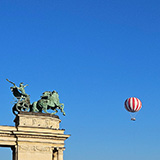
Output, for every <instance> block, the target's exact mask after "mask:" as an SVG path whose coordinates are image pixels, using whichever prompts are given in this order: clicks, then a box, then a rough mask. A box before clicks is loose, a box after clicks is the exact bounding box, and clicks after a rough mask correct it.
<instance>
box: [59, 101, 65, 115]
mask: <svg viewBox="0 0 160 160" xmlns="http://www.w3.org/2000/svg"><path fill="white" fill-rule="evenodd" d="M59 109H60V110H61V112H62V113H63V115H64V116H65V115H66V113H65V112H64V110H63V109H64V104H63V103H60V107H59Z"/></svg>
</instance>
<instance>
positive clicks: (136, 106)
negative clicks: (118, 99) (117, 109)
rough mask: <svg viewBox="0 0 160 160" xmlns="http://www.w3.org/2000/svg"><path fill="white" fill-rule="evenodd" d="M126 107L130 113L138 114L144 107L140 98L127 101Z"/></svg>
mask: <svg viewBox="0 0 160 160" xmlns="http://www.w3.org/2000/svg"><path fill="white" fill-rule="evenodd" d="M124 106H125V109H126V110H127V111H129V112H138V111H139V110H140V109H141V107H142V103H141V101H140V100H139V99H138V98H135V97H131V98H128V99H126V101H125V103H124Z"/></svg>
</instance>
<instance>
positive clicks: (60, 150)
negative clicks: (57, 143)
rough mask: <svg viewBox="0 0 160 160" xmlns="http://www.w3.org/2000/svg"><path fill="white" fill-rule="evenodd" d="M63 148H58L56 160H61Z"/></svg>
mask: <svg viewBox="0 0 160 160" xmlns="http://www.w3.org/2000/svg"><path fill="white" fill-rule="evenodd" d="M64 150H65V148H58V160H63V151H64Z"/></svg>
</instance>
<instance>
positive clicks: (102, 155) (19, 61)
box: [0, 0, 160, 160]
mask: <svg viewBox="0 0 160 160" xmlns="http://www.w3.org/2000/svg"><path fill="white" fill-rule="evenodd" d="M159 8H160V2H159V1H158V0H152V1H151V0H81V1H75V0H65V1H64V0H47V1H45V0H34V1H33V0H23V1H20V0H14V1H13V0H8V1H5V0H1V1H0V68H1V69H0V87H1V89H0V92H1V93H0V94H1V112H0V117H1V118H0V125H12V126H13V125H14V123H13V120H14V117H15V116H14V115H13V114H12V104H11V102H12V101H13V96H12V93H11V91H10V88H9V87H11V85H10V84H9V83H8V82H7V81H6V78H8V79H9V80H11V81H13V82H15V83H16V84H17V85H19V83H20V82H24V83H25V84H29V86H28V87H27V88H26V93H28V94H30V96H31V102H34V101H37V100H38V99H39V98H40V96H41V94H42V93H43V92H44V91H49V90H50V91H52V90H56V91H58V93H59V96H60V101H61V102H62V103H64V104H65V112H66V116H65V117H64V116H63V115H62V114H61V113H60V112H59V113H58V115H59V117H60V118H61V120H62V122H61V128H65V129H66V131H65V133H66V134H71V137H70V138H69V139H68V140H67V141H66V144H65V147H66V151H65V152H64V159H65V160H75V159H76V160H82V159H86V160H97V159H98V160H104V159H110V160H117V159H118V160H128V159H130V160H135V159H136V160H142V159H145V160H151V159H154V160H159V159H160V154H159V148H160V134H159V133H160V127H159V122H160V119H159V110H160V104H159V101H158V100H159V97H160V85H159V82H160V76H159V73H160V52H159V51H160V45H159V43H160V10H159ZM133 96H134V97H137V98H139V99H140V100H141V101H142V109H141V110H140V112H139V113H138V115H137V121H136V122H132V121H130V116H129V113H127V111H125V109H124V101H125V99H126V98H128V97H133ZM0 155H1V157H3V158H2V159H3V160H10V159H11V152H10V150H9V149H7V150H6V149H5V150H4V149H0Z"/></svg>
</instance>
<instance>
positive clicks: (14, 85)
mask: <svg viewBox="0 0 160 160" xmlns="http://www.w3.org/2000/svg"><path fill="white" fill-rule="evenodd" d="M6 80H7V81H8V82H9V83H11V84H13V85H14V86H16V85H15V83H13V82H11V81H9V80H8V79H6Z"/></svg>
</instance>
